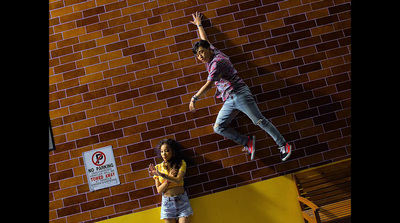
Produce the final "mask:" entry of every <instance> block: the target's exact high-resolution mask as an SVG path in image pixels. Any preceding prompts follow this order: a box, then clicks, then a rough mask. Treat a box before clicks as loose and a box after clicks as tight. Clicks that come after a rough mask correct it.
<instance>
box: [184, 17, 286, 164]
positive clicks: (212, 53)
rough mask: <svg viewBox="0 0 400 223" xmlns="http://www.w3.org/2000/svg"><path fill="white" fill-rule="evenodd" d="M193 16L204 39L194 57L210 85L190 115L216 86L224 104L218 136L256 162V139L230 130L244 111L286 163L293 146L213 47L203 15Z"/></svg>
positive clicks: (201, 92) (192, 105) (217, 125)
mask: <svg viewBox="0 0 400 223" xmlns="http://www.w3.org/2000/svg"><path fill="white" fill-rule="evenodd" d="M192 16H193V21H190V22H191V23H192V24H194V25H196V26H197V28H198V30H199V35H200V39H201V40H200V41H198V42H196V43H195V44H194V46H193V53H194V54H195V56H196V58H197V59H198V60H200V61H201V62H203V63H205V64H206V69H207V71H208V77H207V82H206V83H205V84H204V85H203V86H202V87H201V88H200V90H199V91H198V92H197V93H196V94H195V95H194V96H193V97H192V99H191V101H190V104H189V109H190V111H195V103H196V101H197V100H198V99H199V98H200V97H201V96H203V95H204V94H206V93H207V92H208V91H209V90H210V89H211V88H212V86H213V83H215V86H216V87H217V90H216V93H215V97H216V98H221V99H222V101H224V104H223V106H222V108H221V110H220V111H219V113H218V116H217V119H216V121H215V124H214V131H215V133H218V134H220V135H222V136H224V137H226V138H228V139H231V140H233V141H234V142H236V143H238V144H240V145H243V146H244V148H243V150H242V151H244V152H246V153H248V154H251V160H253V159H254V154H255V150H256V142H255V141H256V138H255V135H253V136H251V137H250V136H246V135H243V134H240V133H239V132H237V131H236V130H234V129H233V128H230V127H229V124H230V123H231V122H232V120H233V119H234V118H235V117H236V115H237V114H238V113H239V112H240V111H241V112H243V113H245V114H246V115H247V116H248V117H249V118H250V119H251V121H252V122H253V123H254V124H255V125H258V126H259V127H260V128H261V129H263V130H264V131H265V132H267V133H268V134H269V135H270V136H271V137H272V138H273V139H274V140H275V142H276V144H277V145H278V149H279V150H280V152H281V158H282V161H285V160H287V159H288V158H289V156H290V154H291V153H292V146H291V145H289V143H287V142H286V140H285V139H284V138H283V136H282V135H281V134H280V133H279V131H278V130H277V129H276V127H275V126H274V125H273V124H272V123H271V122H269V121H268V120H267V119H266V118H265V117H264V116H263V115H262V114H261V112H260V109H259V108H258V106H257V104H256V102H255V100H254V98H253V95H252V94H251V92H250V89H249V87H248V86H247V85H246V83H245V82H244V81H243V80H242V79H241V78H240V77H239V76H238V75H237V71H236V69H235V68H234V67H233V65H232V63H231V61H230V60H229V57H228V56H227V55H225V54H224V53H222V52H221V51H220V50H218V49H217V48H215V47H214V46H213V45H212V44H210V42H209V41H208V39H207V35H206V32H205V31H204V28H203V26H202V24H201V18H202V15H201V14H200V13H198V12H196V13H195V14H193V15H192Z"/></svg>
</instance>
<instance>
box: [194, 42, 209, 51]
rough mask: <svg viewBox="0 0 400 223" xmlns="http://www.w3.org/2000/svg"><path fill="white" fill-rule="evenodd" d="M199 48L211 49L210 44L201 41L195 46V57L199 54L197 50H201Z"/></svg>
mask: <svg viewBox="0 0 400 223" xmlns="http://www.w3.org/2000/svg"><path fill="white" fill-rule="evenodd" d="M199 47H204V48H206V49H209V48H210V43H209V42H208V41H207V40H200V41H198V42H196V43H195V44H194V46H193V53H194V55H196V54H197V50H198V49H199Z"/></svg>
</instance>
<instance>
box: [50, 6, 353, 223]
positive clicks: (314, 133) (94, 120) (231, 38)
mask: <svg viewBox="0 0 400 223" xmlns="http://www.w3.org/2000/svg"><path fill="white" fill-rule="evenodd" d="M195 11H201V12H203V13H204V15H205V19H204V22H203V25H204V27H205V30H206V32H207V34H208V37H209V39H210V41H211V42H212V43H213V44H214V45H215V46H216V47H217V48H219V49H221V50H222V51H223V52H224V53H226V54H227V55H228V56H230V58H231V61H232V62H233V63H234V66H235V68H236V69H237V70H238V71H239V75H240V76H241V77H242V78H243V79H244V80H245V81H246V83H247V84H248V85H249V87H250V89H251V91H252V93H253V94H254V96H255V97H256V99H257V102H258V106H259V108H260V109H261V111H262V112H263V114H264V115H265V116H266V117H267V118H268V119H269V120H270V121H271V122H272V123H273V124H274V125H275V126H277V128H278V129H279V131H280V132H281V133H282V134H283V135H284V136H285V138H286V139H287V140H289V141H291V142H293V143H294V145H295V150H294V151H293V154H292V156H291V158H290V159H289V160H288V161H286V162H281V161H280V158H279V154H278V150H277V147H276V145H275V143H274V141H273V140H272V139H271V138H270V137H269V136H267V134H266V133H265V132H263V131H262V130H261V129H260V128H259V127H257V126H255V125H253V124H252V123H251V121H250V120H249V119H248V118H247V117H246V116H244V115H239V116H238V118H237V119H235V120H234V122H233V123H232V125H233V126H235V127H236V128H237V129H238V130H239V131H240V132H242V133H245V134H250V133H252V134H256V136H257V148H258V150H257V155H256V156H257V157H256V159H255V160H254V161H249V158H248V157H246V156H245V155H243V154H242V153H241V151H240V150H241V147H240V146H238V145H235V143H233V142H232V141H230V140H227V139H224V138H223V137H221V136H219V135H217V134H215V133H213V129H212V124H213V122H214V120H215V118H216V115H217V113H218V111H219V109H220V107H221V106H222V103H221V101H220V100H219V99H218V100H216V99H214V98H213V94H214V91H215V88H214V89H213V90H212V91H210V92H209V93H208V94H207V95H206V97H205V98H204V97H203V98H201V100H200V101H198V103H197V108H198V110H197V111H196V112H195V113H191V112H190V111H189V109H188V102H189V100H190V97H191V96H192V95H193V94H194V93H195V92H196V91H197V90H198V89H199V88H200V87H201V86H202V84H204V83H205V80H206V77H207V72H206V70H205V66H204V64H201V63H200V62H198V61H196V59H195V58H194V56H193V54H192V52H191V47H192V43H193V42H195V41H197V40H198V37H197V33H196V27H195V26H194V25H192V24H190V23H189V20H191V19H192V17H191V13H194V12H195ZM350 11H351V3H350V1H349V0H322V1H319V0H318V1H313V0H290V1H282V0H250V1H248V0H197V1H196V0H157V1H155V0H153V1H149V0H147V1H146V0H122V1H121V0H87V1H85V0H59V1H57V0H50V13H49V24H50V27H49V28H50V29H49V31H50V37H49V42H50V44H49V47H50V52H49V56H50V61H49V65H50V67H49V72H50V74H49V78H50V86H49V91H50V94H49V100H50V105H49V107H50V118H51V123H52V126H53V133H54V138H55V143H56V150H55V151H52V152H50V153H49V190H50V194H49V201H50V204H49V206H50V219H51V222H78V221H87V222H90V221H99V220H102V219H107V218H112V217H116V216H119V215H124V214H128V213H132V212H137V211H141V210H144V209H148V208H153V207H156V206H157V205H159V202H160V196H159V195H157V194H156V190H155V188H154V186H153V185H154V181H153V179H152V178H151V177H149V174H148V172H147V169H146V168H147V167H148V165H149V163H155V162H158V160H157V159H155V154H154V151H153V148H154V147H155V145H156V144H157V142H158V141H159V140H160V139H162V138H166V137H173V138H175V139H177V140H178V141H179V142H181V143H182V144H183V145H184V146H185V147H186V148H187V150H186V153H187V154H188V155H190V156H191V157H192V158H193V159H194V160H195V161H196V163H197V165H196V166H192V167H190V168H188V171H187V178H186V180H185V183H186V185H187V186H188V191H189V194H190V197H196V196H202V195H205V194H209V193H213V192H218V191H221V190H226V189H229V188H232V187H237V186H241V185H244V184H248V183H252V182H256V181H260V180H264V179H267V178H271V177H275V176H278V175H281V174H287V173H290V172H294V171H297V170H300V169H304V168H308V167H310V166H313V165H321V164H323V163H327V162H332V161H335V160H338V159H343V158H346V157H348V156H350V154H351V150H350V147H351V143H350V138H351V136H350V126H351V124H350V116H351V115H350V101H351V100H350V98H351V90H350V89H351V88H350V87H351V86H350V85H351V77H350V74H351V71H350V67H351V56H350V55H351V53H350V52H351V45H350V39H351V31H350V30H351V23H350V21H351V20H350ZM106 145H112V147H113V148H114V155H115V157H116V162H117V166H118V172H119V175H120V181H121V185H119V186H114V187H111V188H107V189H103V190H99V191H95V192H90V191H89V189H88V185H87V179H86V175H85V169H84V164H83V160H82V152H84V151H88V150H92V149H95V148H99V147H103V146H106Z"/></svg>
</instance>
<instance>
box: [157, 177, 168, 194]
mask: <svg viewBox="0 0 400 223" xmlns="http://www.w3.org/2000/svg"><path fill="white" fill-rule="evenodd" d="M154 181H155V182H156V188H157V192H158V193H159V194H161V193H164V192H165V191H166V190H167V188H168V185H169V182H168V181H165V182H164V183H162V184H160V181H159V180H158V179H155V180H154Z"/></svg>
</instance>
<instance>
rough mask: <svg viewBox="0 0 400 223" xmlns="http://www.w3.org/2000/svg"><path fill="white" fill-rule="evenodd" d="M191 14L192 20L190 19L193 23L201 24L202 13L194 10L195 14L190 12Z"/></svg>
mask: <svg viewBox="0 0 400 223" xmlns="http://www.w3.org/2000/svg"><path fill="white" fill-rule="evenodd" d="M192 16H193V21H190V22H191V23H192V24H193V25H196V26H198V25H201V17H203V15H202V14H201V13H200V12H196V13H195V14H192Z"/></svg>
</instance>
